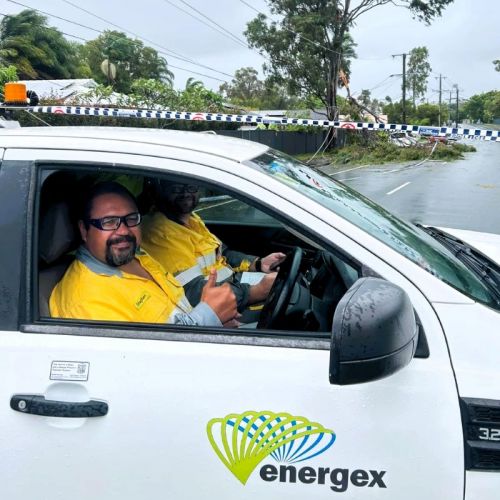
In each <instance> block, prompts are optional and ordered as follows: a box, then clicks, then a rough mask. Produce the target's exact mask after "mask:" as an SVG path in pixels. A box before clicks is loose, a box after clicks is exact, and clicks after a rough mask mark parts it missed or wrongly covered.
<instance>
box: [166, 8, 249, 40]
mask: <svg viewBox="0 0 500 500" xmlns="http://www.w3.org/2000/svg"><path fill="white" fill-rule="evenodd" d="M163 1H164V2H165V3H168V4H169V5H171V6H172V7H174V8H176V9H177V10H180V11H181V12H184V14H186V15H188V16H190V17H192V18H193V19H196V20H197V21H199V22H200V23H202V24H204V25H205V26H208V27H209V28H210V29H213V30H215V31H217V32H218V33H220V34H221V35H223V36H225V37H226V38H229V39H230V40H232V41H233V42H236V43H238V44H239V45H242V46H243V47H245V48H246V47H247V46H246V44H245V43H242V42H240V41H239V40H236V39H235V38H233V35H232V34H230V35H228V34H227V33H225V32H224V31H221V30H220V29H217V28H215V27H214V26H211V25H210V24H208V23H206V22H205V21H203V19H200V18H199V17H196V16H195V15H194V14H192V13H191V12H189V11H187V10H186V9H183V8H182V7H179V6H178V5H176V4H174V3H172V2H171V1H170V0H163ZM212 22H213V21H212Z"/></svg>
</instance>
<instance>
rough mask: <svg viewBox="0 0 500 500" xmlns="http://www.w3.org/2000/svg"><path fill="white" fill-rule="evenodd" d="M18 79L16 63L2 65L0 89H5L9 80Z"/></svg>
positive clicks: (0, 68)
mask: <svg viewBox="0 0 500 500" xmlns="http://www.w3.org/2000/svg"><path fill="white" fill-rule="evenodd" d="M17 80H18V76H17V70H16V67H15V66H14V65H10V66H0V90H2V91H3V86H4V85H5V84H6V83H7V82H15V81H17ZM2 95H3V94H2Z"/></svg>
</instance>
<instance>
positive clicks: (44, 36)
mask: <svg viewBox="0 0 500 500" xmlns="http://www.w3.org/2000/svg"><path fill="white" fill-rule="evenodd" d="M0 60H1V62H2V63H3V64H12V65H14V66H16V68H17V73H18V76H19V78H20V79H21V80H24V79H36V78H41V79H52V78H53V79H57V78H73V77H76V76H78V58H77V54H76V51H75V47H74V45H72V44H71V43H69V42H68V41H67V40H66V39H65V38H64V36H63V35H62V33H61V32H60V31H59V30H57V29H56V28H52V27H48V26H47V18H46V17H44V16H42V15H40V14H38V13H37V12H35V11H34V10H23V11H22V12H20V13H19V14H17V15H11V16H5V17H4V18H3V19H2V22H1V23H0Z"/></svg>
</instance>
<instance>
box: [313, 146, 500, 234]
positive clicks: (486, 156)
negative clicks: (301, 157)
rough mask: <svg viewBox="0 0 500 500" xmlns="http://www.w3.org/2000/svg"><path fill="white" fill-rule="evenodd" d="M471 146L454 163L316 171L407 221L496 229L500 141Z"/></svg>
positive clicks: (499, 222)
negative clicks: (470, 150) (470, 148)
mask: <svg viewBox="0 0 500 500" xmlns="http://www.w3.org/2000/svg"><path fill="white" fill-rule="evenodd" d="M473 145H474V146H475V147H476V149H477V152H476V153H466V154H465V159H463V160H457V161H453V162H442V161H428V162H425V163H423V164H420V162H413V163H410V164H406V165H395V164H391V165H382V166H373V165H371V166H364V167H340V168H339V167H337V168H333V167H331V166H326V167H322V168H321V169H320V170H322V171H323V172H325V173H327V174H328V175H331V176H332V177H333V178H334V179H336V180H339V181H341V182H343V183H345V184H347V185H348V186H350V187H352V188H354V189H355V190H356V191H359V192H360V193H362V194H364V195H365V196H367V197H368V198H371V199H372V200H374V201H375V202H377V203H378V204H380V205H382V206H383V207H385V208H387V209H388V210H389V211H391V212H393V213H395V214H397V215H398V216H400V217H402V218H404V219H406V220H409V221H411V222H420V223H423V224H428V225H433V226H441V227H450V228H457V229H470V230H475V231H483V232H489V233H497V234H500V143H494V142H485V141H474V143H473Z"/></svg>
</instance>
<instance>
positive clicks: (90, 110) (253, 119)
mask: <svg viewBox="0 0 500 500" xmlns="http://www.w3.org/2000/svg"><path fill="white" fill-rule="evenodd" d="M0 108H2V109H9V110H20V109H22V110H26V111H30V112H32V113H47V114H55V115H58V114H59V115H73V116H107V117H113V118H143V119H159V120H187V121H206V122H219V123H221V122H222V123H241V124H243V123H246V124H250V123H256V124H261V123H262V124H273V125H304V126H308V127H323V128H339V129H344V130H372V131H380V130H381V131H388V132H412V133H414V134H418V135H421V136H425V137H446V136H448V135H449V136H451V137H452V138H459V137H460V138H466V139H476V140H485V141H498V142H500V131H499V130H483V129H476V128H465V127H463V128H456V127H429V126H422V125H404V124H400V123H368V122H352V121H351V122H346V121H332V120H312V119H305V118H272V117H269V116H261V115H232V114H223V113H198V112H190V111H165V110H159V111H155V110H145V109H126V108H99V107H83V106H29V107H26V108H24V107H23V108H19V107H9V106H0Z"/></svg>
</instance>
